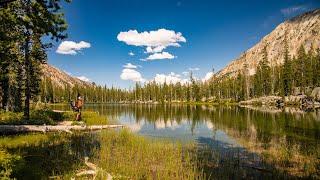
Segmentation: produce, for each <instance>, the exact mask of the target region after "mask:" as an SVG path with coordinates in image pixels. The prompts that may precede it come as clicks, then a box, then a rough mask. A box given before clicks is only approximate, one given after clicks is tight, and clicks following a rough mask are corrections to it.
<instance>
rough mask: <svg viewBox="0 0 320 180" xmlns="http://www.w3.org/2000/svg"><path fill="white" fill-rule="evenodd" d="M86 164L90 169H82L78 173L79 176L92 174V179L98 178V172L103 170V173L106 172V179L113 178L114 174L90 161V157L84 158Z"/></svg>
mask: <svg viewBox="0 0 320 180" xmlns="http://www.w3.org/2000/svg"><path fill="white" fill-rule="evenodd" d="M84 164H85V165H86V166H87V167H88V168H89V170H83V171H80V172H78V173H77V174H76V176H77V177H80V176H88V175H89V176H92V177H93V178H92V179H96V177H97V174H98V172H101V173H103V174H105V176H106V177H105V178H106V180H112V179H113V178H112V176H111V175H110V174H109V173H107V172H105V171H104V170H103V169H101V168H99V167H97V165H95V164H93V163H91V162H88V157H85V158H84Z"/></svg>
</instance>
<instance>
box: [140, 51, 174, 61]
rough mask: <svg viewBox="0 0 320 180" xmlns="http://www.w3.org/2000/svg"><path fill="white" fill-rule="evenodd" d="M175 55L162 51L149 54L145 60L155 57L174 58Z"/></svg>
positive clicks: (155, 58)
mask: <svg viewBox="0 0 320 180" xmlns="http://www.w3.org/2000/svg"><path fill="white" fill-rule="evenodd" d="M174 58H175V56H173V55H172V54H170V53H168V52H162V53H155V54H151V55H150V56H149V57H147V59H145V60H157V59H174Z"/></svg>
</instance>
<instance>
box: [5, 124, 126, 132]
mask: <svg viewBox="0 0 320 180" xmlns="http://www.w3.org/2000/svg"><path fill="white" fill-rule="evenodd" d="M122 127H124V125H93V126H80V125H74V126H73V125H56V126H51V125H48V126H47V125H0V133H4V134H6V133H26V132H43V133H46V132H67V133H71V131H95V130H102V129H111V128H122Z"/></svg>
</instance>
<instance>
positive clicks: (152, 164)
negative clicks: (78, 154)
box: [97, 130, 205, 179]
mask: <svg viewBox="0 0 320 180" xmlns="http://www.w3.org/2000/svg"><path fill="white" fill-rule="evenodd" d="M100 143H101V149H100V152H99V155H98V159H97V163H98V165H99V167H100V168H102V169H103V170H105V171H106V172H108V173H111V174H112V175H113V176H114V177H118V178H119V179H205V175H204V174H203V173H202V172H201V170H198V167H197V162H194V161H192V160H193V159H194V158H195V157H194V154H192V153H189V151H187V150H184V149H188V148H193V146H192V145H184V146H182V145H180V144H176V143H175V144H174V143H173V142H170V141H166V140H159V139H157V140H153V139H149V138H146V137H141V136H138V135H135V134H133V133H131V132H129V131H128V130H121V131H103V132H102V133H101V135H100Z"/></svg>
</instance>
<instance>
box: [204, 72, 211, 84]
mask: <svg viewBox="0 0 320 180" xmlns="http://www.w3.org/2000/svg"><path fill="white" fill-rule="evenodd" d="M213 75H214V73H213V72H208V73H207V74H206V75H205V76H204V78H202V82H206V81H208V80H210V79H211V78H212V76H213Z"/></svg>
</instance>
